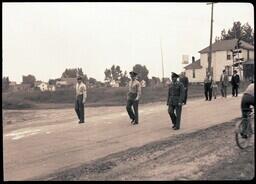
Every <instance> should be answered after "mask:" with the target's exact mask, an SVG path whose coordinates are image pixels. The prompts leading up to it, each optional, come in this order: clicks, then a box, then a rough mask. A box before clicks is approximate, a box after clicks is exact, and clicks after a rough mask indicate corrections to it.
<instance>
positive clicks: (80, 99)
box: [75, 76, 87, 123]
mask: <svg viewBox="0 0 256 184" xmlns="http://www.w3.org/2000/svg"><path fill="white" fill-rule="evenodd" d="M86 97H87V94H86V85H85V84H84V83H83V82H82V77H80V76H78V77H77V84H76V101H75V111H76V114H77V117H78V119H79V122H78V123H84V104H85V100H86Z"/></svg>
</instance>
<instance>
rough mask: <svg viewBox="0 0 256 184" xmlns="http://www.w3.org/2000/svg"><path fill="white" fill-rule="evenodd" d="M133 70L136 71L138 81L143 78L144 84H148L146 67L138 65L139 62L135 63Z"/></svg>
mask: <svg viewBox="0 0 256 184" xmlns="http://www.w3.org/2000/svg"><path fill="white" fill-rule="evenodd" d="M133 71H134V72H136V73H138V79H139V81H142V80H144V81H145V82H146V84H148V73H149V71H148V69H147V67H146V66H145V65H144V66H142V65H140V64H136V65H135V66H134V67H133Z"/></svg>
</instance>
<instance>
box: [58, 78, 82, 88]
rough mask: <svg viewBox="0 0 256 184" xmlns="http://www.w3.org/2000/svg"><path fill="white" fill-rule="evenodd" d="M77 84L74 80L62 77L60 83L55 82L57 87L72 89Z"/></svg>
mask: <svg viewBox="0 0 256 184" xmlns="http://www.w3.org/2000/svg"><path fill="white" fill-rule="evenodd" d="M76 83H77V79H76V78H64V77H62V78H61V80H60V81H57V82H56V86H57V87H59V88H60V87H74V86H75V85H76Z"/></svg>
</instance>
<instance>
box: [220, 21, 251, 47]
mask: <svg viewBox="0 0 256 184" xmlns="http://www.w3.org/2000/svg"><path fill="white" fill-rule="evenodd" d="M234 38H237V39H239V38H241V40H243V41H245V42H248V43H250V44H252V45H254V32H253V29H252V27H251V26H250V25H249V24H248V23H246V24H244V25H242V24H241V22H239V21H238V22H234V23H233V27H232V28H231V29H229V30H228V31H227V32H226V30H225V29H223V30H222V31H221V36H220V37H216V38H215V41H219V40H230V39H234Z"/></svg>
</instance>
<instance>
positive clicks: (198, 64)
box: [184, 59, 203, 70]
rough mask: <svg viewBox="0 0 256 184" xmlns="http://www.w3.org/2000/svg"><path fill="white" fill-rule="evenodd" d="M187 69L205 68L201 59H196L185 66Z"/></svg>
mask: <svg viewBox="0 0 256 184" xmlns="http://www.w3.org/2000/svg"><path fill="white" fill-rule="evenodd" d="M184 68H185V69H186V70H193V69H201V68H203V67H202V66H201V64H200V59H198V60H196V61H195V62H193V63H190V64H188V65H187V66H185V67H184Z"/></svg>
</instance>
